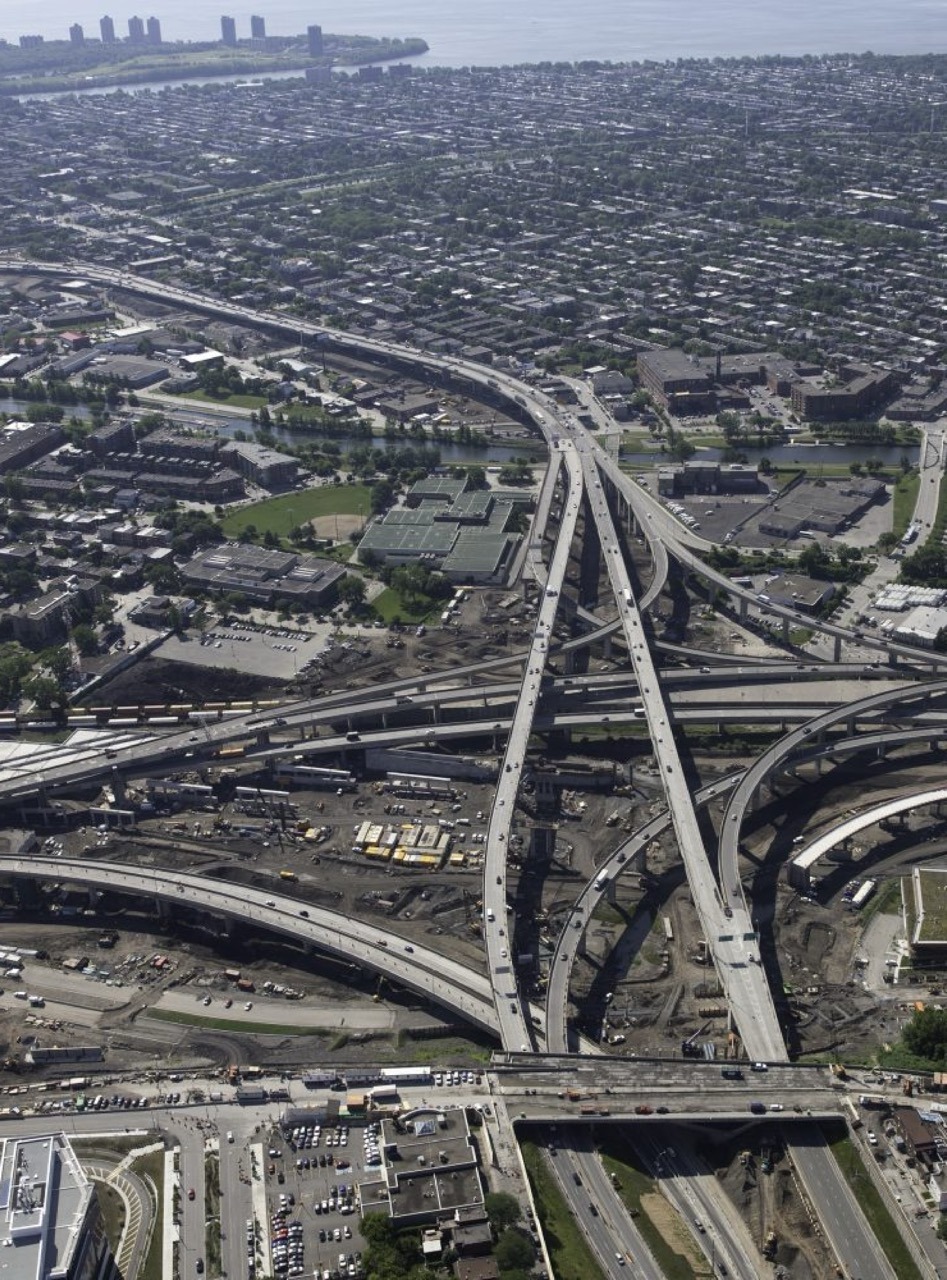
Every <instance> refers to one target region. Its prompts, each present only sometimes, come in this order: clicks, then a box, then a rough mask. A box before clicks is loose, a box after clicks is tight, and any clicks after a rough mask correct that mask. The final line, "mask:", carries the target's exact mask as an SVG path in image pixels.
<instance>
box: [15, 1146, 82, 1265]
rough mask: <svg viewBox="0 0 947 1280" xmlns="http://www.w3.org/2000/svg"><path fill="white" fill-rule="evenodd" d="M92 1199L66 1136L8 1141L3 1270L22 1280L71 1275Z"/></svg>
mask: <svg viewBox="0 0 947 1280" xmlns="http://www.w3.org/2000/svg"><path fill="white" fill-rule="evenodd" d="M91 1196H92V1184H91V1183H90V1181H89V1179H88V1178H87V1177H86V1175H85V1173H83V1171H82V1167H81V1165H80V1164H79V1161H78V1159H77V1158H76V1154H75V1152H74V1151H73V1149H72V1146H71V1145H70V1142H69V1139H68V1138H67V1137H66V1135H65V1134H64V1133H52V1134H43V1135H38V1136H36V1137H32V1138H8V1139H7V1140H6V1141H5V1142H4V1144H3V1148H2V1152H0V1216H2V1220H3V1224H2V1231H3V1236H4V1244H5V1245H6V1248H4V1250H3V1257H2V1260H0V1269H2V1270H3V1271H4V1272H5V1273H6V1274H8V1275H10V1276H11V1277H12V1276H15V1277H16V1280H54V1278H55V1277H58V1276H65V1275H68V1273H69V1267H70V1264H71V1263H72V1262H73V1261H74V1259H75V1253H76V1249H77V1247H78V1245H79V1243H80V1241H81V1238H82V1228H83V1225H84V1223H85V1221H86V1213H87V1210H88V1205H89V1200H90V1198H91ZM7 1242H9V1243H7Z"/></svg>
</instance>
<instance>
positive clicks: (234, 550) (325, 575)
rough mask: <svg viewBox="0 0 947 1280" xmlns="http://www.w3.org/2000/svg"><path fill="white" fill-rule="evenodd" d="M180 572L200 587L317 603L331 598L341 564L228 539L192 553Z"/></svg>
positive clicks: (266, 598) (262, 599)
mask: <svg viewBox="0 0 947 1280" xmlns="http://www.w3.org/2000/svg"><path fill="white" fill-rule="evenodd" d="M181 576H182V578H183V579H184V581H185V582H187V583H190V585H191V586H194V587H200V588H203V590H205V591H214V592H216V591H222V592H234V593H236V594H240V595H243V596H245V597H246V598H247V599H248V600H253V601H256V602H259V603H262V604H266V605H272V604H274V603H275V602H276V601H277V600H281V601H282V600H285V601H289V602H294V603H301V604H304V605H305V606H306V607H307V608H321V607H323V606H325V605H327V604H331V603H333V602H334V601H335V594H336V589H337V587H338V583H339V580H340V579H341V578H343V577H345V569H344V568H343V567H342V566H341V565H338V564H336V563H335V562H334V561H332V560H322V559H320V558H319V557H318V556H309V555H302V554H299V553H297V552H290V551H270V550H268V549H266V548H264V547H256V546H252V545H250V544H243V543H235V542H230V543H224V544H223V545H221V546H217V547H214V548H212V549H211V550H208V551H203V552H201V554H200V555H198V556H195V558H194V559H193V560H191V561H190V562H189V563H188V564H186V565H185V566H184V568H183V569H182V570H181Z"/></svg>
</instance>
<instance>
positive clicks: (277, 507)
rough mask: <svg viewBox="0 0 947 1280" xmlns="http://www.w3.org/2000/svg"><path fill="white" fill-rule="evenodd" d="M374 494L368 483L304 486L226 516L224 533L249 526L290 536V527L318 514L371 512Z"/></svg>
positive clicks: (235, 534)
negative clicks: (318, 486) (372, 495)
mask: <svg viewBox="0 0 947 1280" xmlns="http://www.w3.org/2000/svg"><path fill="white" fill-rule="evenodd" d="M371 509H372V506H371V497H370V495H369V491H368V487H367V485H364V484H335V485H325V486H323V487H322V488H320V489H302V490H297V491H296V492H294V493H285V494H282V495H281V496H280V497H278V498H267V499H266V500H265V501H264V502H254V503H253V504H252V505H251V506H249V507H241V508H240V510H239V511H231V512H230V513H229V514H228V515H226V516H224V519H223V521H222V522H221V523H222V525H223V530H224V533H225V534H226V535H227V537H228V538H239V537H240V535H241V533H243V531H244V530H245V529H246V528H247V527H248V526H249V525H251V524H252V525H254V527H255V528H256V529H258V530H259V532H260V533H267V532H268V531H269V532H272V533H275V534H276V535H277V536H278V537H280V538H285V537H287V536H288V534H289V531H290V529H294V528H295V527H296V526H297V525H300V524H305V523H306V522H307V521H308V520H313V519H315V518H316V516H334V515H359V516H369V515H371Z"/></svg>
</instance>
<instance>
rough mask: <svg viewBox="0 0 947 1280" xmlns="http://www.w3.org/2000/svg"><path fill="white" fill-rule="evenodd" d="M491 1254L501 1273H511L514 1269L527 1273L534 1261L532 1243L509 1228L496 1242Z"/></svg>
mask: <svg viewBox="0 0 947 1280" xmlns="http://www.w3.org/2000/svg"><path fill="white" fill-rule="evenodd" d="M493 1252H494V1256H495V1257H496V1260H497V1266H498V1267H499V1268H500V1270H501V1271H512V1270H513V1269H514V1268H516V1269H522V1270H523V1271H528V1270H529V1269H530V1267H531V1266H532V1265H533V1262H534V1261H535V1259H536V1251H535V1249H534V1248H533V1245H532V1241H531V1240H530V1239H529V1238H528V1237H527V1236H524V1235H521V1234H520V1233H519V1232H518V1231H514V1230H511V1229H509V1228H508V1229H507V1230H506V1231H504V1232H503V1234H502V1235H501V1236H500V1238H499V1240H497V1243H496V1248H495V1249H494V1251H493Z"/></svg>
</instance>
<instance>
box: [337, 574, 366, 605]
mask: <svg viewBox="0 0 947 1280" xmlns="http://www.w3.org/2000/svg"><path fill="white" fill-rule="evenodd" d="M337 590H338V593H339V599H340V600H341V601H342V603H343V604H347V605H348V607H349V608H350V609H357V608H358V607H359V605H362V604H364V603H365V579H364V578H359V577H357V576H356V575H355V574H354V573H347V574H346V575H345V577H344V578H342V579H341V580H340V582H339V585H338V588H337Z"/></svg>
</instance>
